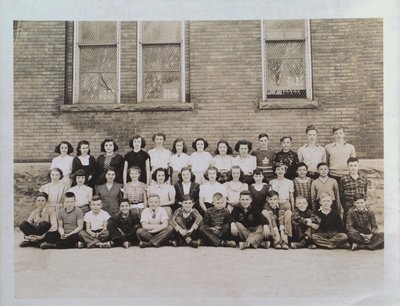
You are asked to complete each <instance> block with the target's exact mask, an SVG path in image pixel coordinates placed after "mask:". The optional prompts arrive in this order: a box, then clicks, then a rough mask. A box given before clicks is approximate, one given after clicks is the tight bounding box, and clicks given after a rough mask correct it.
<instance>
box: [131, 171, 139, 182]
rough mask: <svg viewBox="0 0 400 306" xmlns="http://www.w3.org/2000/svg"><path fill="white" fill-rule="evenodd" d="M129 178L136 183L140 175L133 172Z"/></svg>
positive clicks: (137, 172)
mask: <svg viewBox="0 0 400 306" xmlns="http://www.w3.org/2000/svg"><path fill="white" fill-rule="evenodd" d="M129 176H130V178H131V180H132V181H133V182H136V181H137V180H138V179H139V176H140V173H139V171H137V170H131V171H130V172H129Z"/></svg>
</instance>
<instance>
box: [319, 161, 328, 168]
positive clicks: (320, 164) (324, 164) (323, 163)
mask: <svg viewBox="0 0 400 306" xmlns="http://www.w3.org/2000/svg"><path fill="white" fill-rule="evenodd" d="M321 166H327V167H329V166H328V164H327V163H326V162H320V163H319V164H318V165H317V169H319V167H321Z"/></svg>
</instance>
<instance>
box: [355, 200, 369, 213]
mask: <svg viewBox="0 0 400 306" xmlns="http://www.w3.org/2000/svg"><path fill="white" fill-rule="evenodd" d="M366 205H367V203H366V202H365V200H364V199H359V200H357V201H355V202H354V206H355V207H356V209H357V210H360V211H363V210H365V209H366Z"/></svg>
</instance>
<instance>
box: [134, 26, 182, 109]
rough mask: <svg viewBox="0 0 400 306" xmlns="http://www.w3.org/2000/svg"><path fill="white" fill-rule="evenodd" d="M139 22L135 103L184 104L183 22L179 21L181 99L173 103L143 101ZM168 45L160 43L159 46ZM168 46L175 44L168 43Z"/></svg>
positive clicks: (138, 29)
mask: <svg viewBox="0 0 400 306" xmlns="http://www.w3.org/2000/svg"><path fill="white" fill-rule="evenodd" d="M146 22H151V21H146ZM141 23H142V22H141V21H138V22H137V70H136V82H137V84H136V85H137V103H138V104H139V103H150V104H152V103H166V104H167V103H176V102H180V103H185V102H186V87H185V85H186V80H185V73H186V70H185V69H186V66H185V65H186V56H185V49H186V45H185V21H184V20H181V21H180V43H179V45H180V56H181V61H180V68H181V69H180V82H181V84H180V85H181V86H180V87H181V88H180V94H181V98H180V101H173V100H168V101H167V100H165V101H163V100H144V99H143V43H142V30H141V29H142V26H141ZM162 44H164V45H169V44H168V43H161V45H162ZM170 44H176V42H174V43H172V42H171V43H170Z"/></svg>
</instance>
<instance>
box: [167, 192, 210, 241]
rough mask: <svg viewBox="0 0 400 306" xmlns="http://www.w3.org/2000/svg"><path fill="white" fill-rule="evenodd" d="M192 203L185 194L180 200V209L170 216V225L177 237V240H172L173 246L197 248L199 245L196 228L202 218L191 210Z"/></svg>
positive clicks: (194, 210)
mask: <svg viewBox="0 0 400 306" xmlns="http://www.w3.org/2000/svg"><path fill="white" fill-rule="evenodd" d="M193 205H194V202H193V200H192V198H191V197H190V195H188V194H186V195H184V196H183V198H182V207H180V208H178V209H177V210H176V211H175V213H174V215H173V216H172V220H171V224H172V226H173V227H174V229H175V231H176V235H177V240H173V242H172V243H173V245H174V246H180V245H188V246H191V247H193V248H197V247H198V246H199V244H200V242H199V240H198V239H197V238H198V236H199V235H198V231H197V230H198V228H199V226H200V223H201V221H202V220H203V217H202V216H201V215H200V213H199V212H198V211H197V209H195V208H193Z"/></svg>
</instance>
